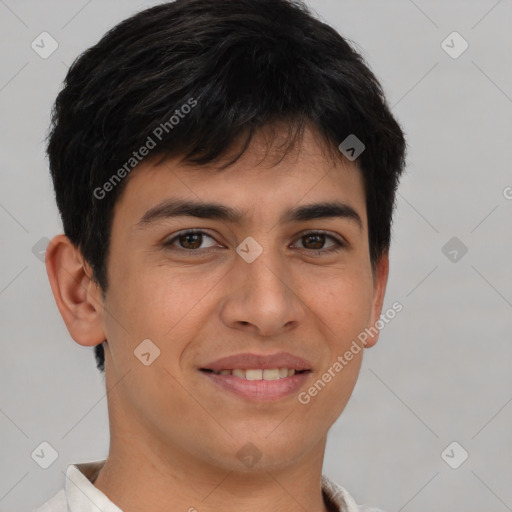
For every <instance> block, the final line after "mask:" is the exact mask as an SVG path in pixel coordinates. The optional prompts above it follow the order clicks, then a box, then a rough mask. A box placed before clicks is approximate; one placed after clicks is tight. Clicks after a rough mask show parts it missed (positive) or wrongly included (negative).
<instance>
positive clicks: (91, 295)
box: [46, 235, 106, 346]
mask: <svg viewBox="0 0 512 512" xmlns="http://www.w3.org/2000/svg"><path fill="white" fill-rule="evenodd" d="M46 272H47V273H48V279H49V280H50V286H51V288H52V292H53V296H54V298H55V302H56V304H57V307H58V308H59V311H60V314H61V316H62V319H63V320H64V322H65V324H66V327H67V328H68V331H69V334H70V335H71V337H72V338H73V339H74V340H75V341H76V342H77V343H78V344H79V345H84V346H94V345H99V344H100V343H101V342H103V341H104V340H105V338H106V336H105V333H104V330H103V322H102V319H103V300H102V297H101V290H100V288H99V286H98V285H97V284H96V283H95V282H94V281H92V279H91V276H92V271H91V269H90V267H89V265H87V263H86V262H85V260H84V258H83V256H82V254H81V252H80V251H79V250H78V249H77V248H76V247H75V246H74V245H73V243H72V242H71V240H70V239H69V238H68V237H67V236H65V235H57V236H55V237H54V238H52V240H51V241H50V243H49V244H48V247H47V249H46Z"/></svg>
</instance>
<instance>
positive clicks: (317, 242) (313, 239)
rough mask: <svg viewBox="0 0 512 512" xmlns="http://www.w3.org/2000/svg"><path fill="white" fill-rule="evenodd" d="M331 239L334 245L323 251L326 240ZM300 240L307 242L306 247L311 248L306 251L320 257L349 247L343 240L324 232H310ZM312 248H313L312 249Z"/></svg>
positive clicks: (304, 234)
mask: <svg viewBox="0 0 512 512" xmlns="http://www.w3.org/2000/svg"><path fill="white" fill-rule="evenodd" d="M328 238H330V239H331V240H332V241H333V242H334V244H333V245H331V247H330V248H329V249H323V250H322V246H323V245H324V244H325V241H326V239H328ZM299 240H305V241H306V242H305V243H306V245H309V246H310V247H306V250H308V251H313V252H314V253H317V254H318V255H322V254H326V253H327V254H329V253H331V252H337V251H340V250H341V249H343V248H345V247H347V244H346V243H345V242H343V241H342V240H340V239H338V238H337V237H334V236H332V235H328V234H327V233H324V232H323V231H309V232H308V233H303V234H302V236H301V237H300V238H299ZM311 246H312V247H311Z"/></svg>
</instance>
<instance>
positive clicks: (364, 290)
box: [305, 272, 373, 346]
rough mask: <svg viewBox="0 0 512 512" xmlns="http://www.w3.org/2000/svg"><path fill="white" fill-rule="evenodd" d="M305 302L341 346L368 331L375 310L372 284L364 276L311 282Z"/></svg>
mask: <svg viewBox="0 0 512 512" xmlns="http://www.w3.org/2000/svg"><path fill="white" fill-rule="evenodd" d="M307 289H309V290H310V292H309V293H307V294H306V295H305V302H306V304H307V305H308V306H309V307H310V308H311V310H312V311H313V312H314V314H315V316H317V317H319V318H320V319H321V320H322V322H323V323H324V324H325V325H326V326H327V328H328V329H329V330H330V336H329V338H330V339H332V338H333V337H334V343H335V344H336V345H339V346H343V345H345V344H346V343H347V342H348V343H349V344H350V343H351V341H352V338H355V337H357V335H358V334H359V333H360V332H361V331H362V330H364V328H365V327H366V326H367V322H368V319H369V318H370V313H371V307H372V298H373V295H372V291H373V289H372V282H371V279H369V278H368V277H367V276H366V275H365V274H364V273H360V274H358V273H355V272H353V273H350V272H343V274H341V273H340V274H339V275H330V276H328V277H325V276H324V277H322V278H319V277H318V276H317V277H316V278H310V280H309V284H308V286H307Z"/></svg>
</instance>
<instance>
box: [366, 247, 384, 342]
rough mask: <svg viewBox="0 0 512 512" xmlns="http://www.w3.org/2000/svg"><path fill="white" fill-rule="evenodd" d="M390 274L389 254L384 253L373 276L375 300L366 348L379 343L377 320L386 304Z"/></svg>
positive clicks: (368, 327)
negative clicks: (385, 297) (385, 298)
mask: <svg viewBox="0 0 512 512" xmlns="http://www.w3.org/2000/svg"><path fill="white" fill-rule="evenodd" d="M388 275H389V255H388V253H387V252H385V253H383V254H382V255H381V256H380V258H379V260H378V261H377V263H376V264H375V272H374V277H373V302H372V310H371V315H370V324H369V325H368V326H367V329H366V333H367V334H368V337H367V338H366V341H365V343H364V344H365V348H370V347H373V345H375V343H377V340H378V339H379V329H378V327H377V322H378V320H379V319H380V315H381V313H382V306H383V304H384V295H385V293H386V285H387V282H388Z"/></svg>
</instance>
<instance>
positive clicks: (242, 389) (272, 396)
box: [201, 371, 311, 400]
mask: <svg viewBox="0 0 512 512" xmlns="http://www.w3.org/2000/svg"><path fill="white" fill-rule="evenodd" d="M201 373H202V374H203V375H205V376H206V377H208V378H209V379H210V380H211V381H213V382H215V384H217V385H218V386H220V387H221V388H223V389H225V390H227V391H231V392H232V393H235V394H237V395H239V396H241V397H243V398H247V399H252V400H279V399H281V398H285V397H287V396H290V395H293V394H295V393H297V391H298V390H299V389H300V388H301V387H302V386H303V385H304V382H305V381H306V380H307V378H308V377H309V375H310V373H311V372H303V373H296V374H295V375H292V376H290V377H285V378H283V379H277V380H247V379H242V378H240V377H235V376H234V375H223V374H218V373H213V372H205V371H201Z"/></svg>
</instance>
